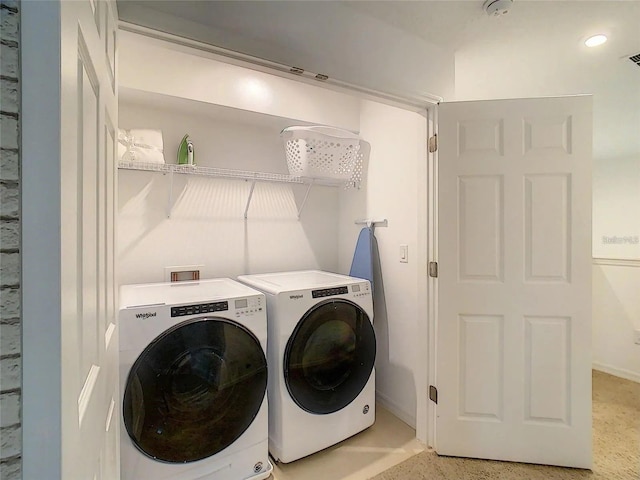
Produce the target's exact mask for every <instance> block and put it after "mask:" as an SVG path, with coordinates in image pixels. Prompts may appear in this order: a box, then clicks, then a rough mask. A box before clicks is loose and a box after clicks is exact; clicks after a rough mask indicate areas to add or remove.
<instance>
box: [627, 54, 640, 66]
mask: <svg viewBox="0 0 640 480" xmlns="http://www.w3.org/2000/svg"><path fill="white" fill-rule="evenodd" d="M629 60H631V61H632V62H633V63H635V64H636V65H637V66H639V67H640V53H636V54H635V55H631V56H630V57H629Z"/></svg>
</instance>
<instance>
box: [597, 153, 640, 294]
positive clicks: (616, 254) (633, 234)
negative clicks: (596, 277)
mask: <svg viewBox="0 0 640 480" xmlns="http://www.w3.org/2000/svg"><path fill="white" fill-rule="evenodd" d="M593 200H594V201H593V256H594V257H595V258H620V259H637V260H640V153H639V154H638V156H635V157H626V158H603V159H598V160H596V161H595V165H594V178H593ZM639 286H640V285H639Z"/></svg>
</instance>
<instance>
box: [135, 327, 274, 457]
mask: <svg viewBox="0 0 640 480" xmlns="http://www.w3.org/2000/svg"><path fill="white" fill-rule="evenodd" d="M266 388H267V360H266V358H265V356H264V352H263V350H262V347H261V346H260V342H259V341H258V339H257V338H256V337H255V336H254V335H253V334H252V333H251V332H250V331H249V330H247V329H246V328H245V327H243V326H242V325H240V324H238V323H235V322H233V321H230V320H226V319H222V318H215V317H213V318H212V317H207V318H198V319H195V320H187V321H186V322H183V323H180V324H178V325H176V326H175V327H173V328H171V329H169V330H167V331H165V332H164V333H162V334H161V335H160V336H158V337H157V338H156V339H155V340H154V341H153V342H151V343H150V344H149V345H148V346H147V348H146V349H145V350H144V351H143V352H142V354H141V355H140V356H139V357H138V359H137V360H136V362H135V363H134V364H133V367H132V368H131V371H130V372H129V377H128V379H127V383H126V386H125V391H124V401H123V415H124V424H125V427H126V429H127V433H128V434H129V436H130V437H131V440H132V441H133V442H134V444H135V445H136V446H137V447H138V448H139V449H140V450H141V451H142V452H143V453H145V454H146V455H148V456H149V457H152V458H154V459H157V460H161V461H165V462H172V463H184V462H193V461H196V460H201V459H203V458H207V457H209V456H211V455H214V454H216V453H218V452H219V451H221V450H223V449H224V448H226V447H227V446H229V445H231V444H232V443H233V442H234V441H235V440H237V439H238V438H239V437H240V435H242V434H243V433H244V431H245V430H246V429H247V428H248V427H249V425H251V423H252V422H253V419H254V418H255V417H256V415H257V414H258V411H259V410H260V407H261V405H262V402H263V400H264V396H265V391H266Z"/></svg>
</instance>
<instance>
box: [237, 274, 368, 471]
mask: <svg viewBox="0 0 640 480" xmlns="http://www.w3.org/2000/svg"><path fill="white" fill-rule="evenodd" d="M238 280H240V281H241V282H243V283H246V284H247V285H250V286H252V287H254V288H256V289H258V290H260V291H262V292H264V293H265V294H266V297H267V314H268V325H269V335H268V337H269V341H268V344H269V346H268V349H267V351H268V360H269V368H270V370H269V452H270V453H271V455H272V456H273V457H274V458H275V459H276V460H278V461H281V462H284V463H287V462H292V461H294V460H297V459H299V458H302V457H305V456H307V455H310V454H312V453H315V452H317V451H319V450H322V449H324V448H327V447H330V446H331V445H335V444H336V443H338V442H340V441H342V440H344V439H346V438H348V437H351V436H352V435H355V434H356V433H358V432H360V431H362V430H364V429H366V428H367V427H369V426H371V425H373V423H374V421H375V370H374V362H375V356H376V339H375V333H374V331H373V302H372V298H371V285H370V284H369V282H368V281H367V280H362V279H360V278H353V277H347V276H344V275H337V274H334V273H328V272H321V271H315V270H311V271H301V272H283V273H269V274H262V275H242V276H240V277H238Z"/></svg>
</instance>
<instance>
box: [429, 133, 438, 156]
mask: <svg viewBox="0 0 640 480" xmlns="http://www.w3.org/2000/svg"><path fill="white" fill-rule="evenodd" d="M436 150H438V134H437V133H434V134H433V135H432V136H431V137H429V153H433V152H435V151H436Z"/></svg>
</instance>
